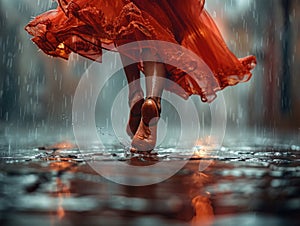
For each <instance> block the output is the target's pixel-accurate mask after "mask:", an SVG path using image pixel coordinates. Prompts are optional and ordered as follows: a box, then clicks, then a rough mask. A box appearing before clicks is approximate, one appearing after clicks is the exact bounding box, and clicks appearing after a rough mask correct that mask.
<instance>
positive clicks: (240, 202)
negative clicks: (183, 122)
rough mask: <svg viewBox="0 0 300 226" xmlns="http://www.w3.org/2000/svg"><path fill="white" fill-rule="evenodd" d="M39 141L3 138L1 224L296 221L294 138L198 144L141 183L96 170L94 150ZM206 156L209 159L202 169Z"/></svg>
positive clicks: (298, 172)
mask: <svg viewBox="0 0 300 226" xmlns="http://www.w3.org/2000/svg"><path fill="white" fill-rule="evenodd" d="M25 143H26V142H25ZM232 144H234V145H232ZM36 145H37V144H27V145H26V144H24V142H23V144H22V145H10V144H9V143H5V142H2V144H1V146H0V154H1V155H0V157H1V158H0V225H251V226H252V225H255V226H256V225H273V226H274V225H275V226H276V225H286V226H287V225H299V222H300V215H299V214H300V158H299V157H300V146H298V145H297V144H291V143H288V144H285V143H284V142H282V143H276V142H272V141H269V142H263V144H262V143H261V144H257V143H254V144H253V143H252V144H246V143H243V144H239V143H234V142H231V144H230V142H229V144H224V147H222V148H220V149H218V150H211V151H209V152H205V150H204V149H203V147H200V146H199V147H198V148H197V150H196V151H195V154H194V155H193V156H192V157H190V158H189V160H188V162H187V164H186V165H185V167H184V168H182V169H181V170H179V171H178V172H177V173H176V174H175V175H174V176H172V177H171V178H169V179H167V180H166V181H164V182H161V183H158V184H155V185H149V186H142V187H133V186H124V185H119V184H117V183H114V182H111V181H109V180H107V179H105V178H103V177H101V176H100V175H99V174H97V173H96V172H95V171H94V170H93V169H92V168H91V167H90V166H89V164H87V163H86V162H85V161H84V159H89V158H90V159H92V158H95V156H96V155H97V156H98V154H97V153H96V152H95V151H90V152H89V153H85V154H82V153H80V152H79V150H78V149H77V148H76V146H74V145H73V144H72V143H69V142H64V143H60V144H58V145H54V146H46V147H40V148H38V146H36ZM174 153H175V154H174ZM170 156H171V157H170ZM174 156H175V157H174ZM176 156H177V157H176ZM185 158H186V156H182V154H180V153H179V152H178V150H175V149H174V150H172V149H168V150H166V149H161V150H158V154H157V155H153V156H150V157H149V156H130V155H126V154H124V150H122V148H120V149H118V148H113V147H112V148H111V149H110V150H108V151H107V152H106V154H105V155H101V157H100V158H99V156H98V157H97V160H98V161H100V162H101V161H103V162H105V163H106V164H111V165H113V164H114V163H115V162H116V161H123V162H127V163H128V164H132V165H140V167H143V166H141V165H143V164H146V165H147V164H150V163H151V164H155V163H156V162H164V161H165V162H168V161H173V162H176V161H178V162H180V161H182V160H183V159H185ZM185 160H186V159H185ZM207 161H211V162H210V164H209V166H208V167H205V168H203V169H201V166H203V164H206V163H207ZM207 165H208V164H207ZM199 169H201V170H200V171H199ZM132 178H133V179H134V175H132Z"/></svg>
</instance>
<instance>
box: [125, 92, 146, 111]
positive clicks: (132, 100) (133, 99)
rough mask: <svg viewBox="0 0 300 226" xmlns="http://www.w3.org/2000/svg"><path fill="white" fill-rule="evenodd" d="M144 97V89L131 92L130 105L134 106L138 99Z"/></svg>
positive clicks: (129, 96)
mask: <svg viewBox="0 0 300 226" xmlns="http://www.w3.org/2000/svg"><path fill="white" fill-rule="evenodd" d="M141 99H144V92H143V90H136V91H133V92H130V93H129V95H128V105H129V107H130V108H132V107H133V106H134V105H135V104H136V103H137V102H138V101H140V100H141Z"/></svg>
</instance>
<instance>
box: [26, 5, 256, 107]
mask: <svg viewBox="0 0 300 226" xmlns="http://www.w3.org/2000/svg"><path fill="white" fill-rule="evenodd" d="M58 3H59V5H58V7H57V9H56V10H51V11H48V12H45V13H44V14H41V15H39V16H37V17H36V18H35V19H33V20H32V21H31V22H30V23H29V24H28V25H27V26H26V27H25V29H26V31H27V32H28V33H29V34H31V35H32V36H33V38H32V41H33V42H35V43H36V44H37V45H38V47H39V48H40V49H42V50H43V51H44V52H45V53H46V54H49V55H52V56H55V57H61V58H64V59H68V57H69V55H70V53H72V52H74V53H78V54H80V55H82V56H84V57H87V58H89V59H91V60H94V61H99V62H101V56H102V49H104V48H106V49H107V48H113V47H114V45H117V46H118V45H121V44H125V43H130V42H134V41H143V40H160V41H165V42H170V43H173V44H178V45H180V46H182V47H185V48H187V49H189V50H191V51H192V52H194V53H195V54H196V55H197V56H198V57H200V58H201V60H202V61H201V62H197V61H194V60H193V57H191V56H186V55H182V56H176V57H175V56H174V55H176V53H174V52H172V51H171V50H168V49H166V50H165V51H161V50H157V53H158V55H160V56H159V57H160V58H168V59H169V58H174V59H175V60H177V61H178V62H180V63H181V64H182V63H183V64H184V65H186V67H187V68H190V67H193V69H192V70H190V69H188V70H182V68H181V69H180V68H177V67H176V66H174V65H176V61H174V65H166V69H167V72H168V78H169V79H171V80H172V81H174V82H176V84H179V85H180V86H181V87H182V88H183V90H184V92H182V91H178V89H177V88H176V86H174V87H166V89H168V90H169V91H172V92H175V93H177V94H179V95H180V96H182V97H184V98H187V97H188V96H190V95H193V94H197V95H200V96H201V98H202V100H203V101H212V100H213V99H214V98H215V96H216V94H215V92H216V91H218V90H221V89H223V88H225V87H227V86H232V85H236V84H237V83H239V82H245V81H248V80H249V79H250V78H251V76H252V74H251V70H252V69H253V68H254V67H255V65H256V58H255V57H254V56H247V57H245V58H242V59H238V58H237V57H236V56H235V55H234V54H233V53H232V52H231V51H230V50H229V49H228V47H227V46H226V44H225V42H224V40H223V38H222V36H221V34H220V32H219V30H218V28H217V26H216V25H215V23H214V21H213V19H212V18H211V17H210V15H209V14H208V12H207V11H206V10H205V9H204V3H205V1H204V0H185V1H182V0H114V1H111V0H90V1H85V0H58ZM207 66H208V68H209V69H210V70H211V72H212V73H208V72H207ZM141 70H142V69H141Z"/></svg>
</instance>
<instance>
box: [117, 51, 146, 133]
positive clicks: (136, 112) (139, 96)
mask: <svg viewBox="0 0 300 226" xmlns="http://www.w3.org/2000/svg"><path fill="white" fill-rule="evenodd" d="M121 60H122V62H123V64H124V65H127V64H129V63H130V59H129V58H128V57H126V56H124V55H121ZM124 71H125V74H126V79H127V82H128V85H129V94H128V100H129V101H128V103H129V107H130V115H129V120H128V123H127V128H126V132H127V134H128V135H129V136H130V137H131V138H132V137H133V136H134V134H135V133H136V131H137V129H138V126H139V124H140V120H141V108H142V105H143V103H144V93H143V90H142V88H141V84H140V80H139V79H140V71H139V68H138V65H137V64H136V63H134V64H129V65H128V66H126V67H124Z"/></svg>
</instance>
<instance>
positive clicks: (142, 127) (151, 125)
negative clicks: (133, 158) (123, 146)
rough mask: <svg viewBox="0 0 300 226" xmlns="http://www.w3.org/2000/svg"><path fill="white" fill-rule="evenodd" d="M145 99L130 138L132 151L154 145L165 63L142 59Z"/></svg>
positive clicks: (146, 149) (150, 148)
mask: <svg viewBox="0 0 300 226" xmlns="http://www.w3.org/2000/svg"><path fill="white" fill-rule="evenodd" d="M143 64H144V74H145V76H146V100H145V102H144V104H143V106H142V111H141V113H142V120H141V122H140V124H139V128H138V130H137V132H136V134H135V135H134V137H133V140H132V151H147V152H149V151H152V150H153V149H154V148H155V145H156V137H157V122H158V119H159V117H160V109H161V96H162V92H163V89H164V85H165V84H164V78H165V77H166V69H165V65H164V64H162V63H157V62H151V61H144V63H143Z"/></svg>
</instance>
